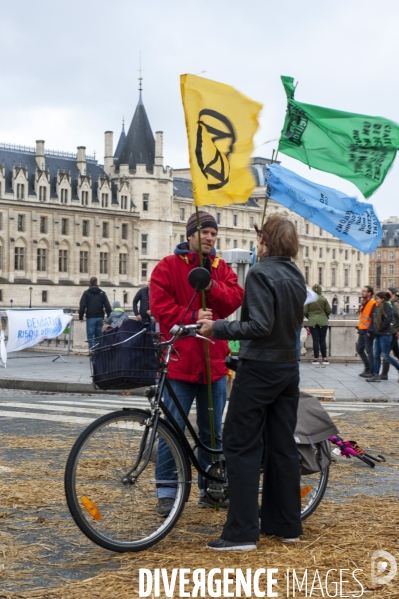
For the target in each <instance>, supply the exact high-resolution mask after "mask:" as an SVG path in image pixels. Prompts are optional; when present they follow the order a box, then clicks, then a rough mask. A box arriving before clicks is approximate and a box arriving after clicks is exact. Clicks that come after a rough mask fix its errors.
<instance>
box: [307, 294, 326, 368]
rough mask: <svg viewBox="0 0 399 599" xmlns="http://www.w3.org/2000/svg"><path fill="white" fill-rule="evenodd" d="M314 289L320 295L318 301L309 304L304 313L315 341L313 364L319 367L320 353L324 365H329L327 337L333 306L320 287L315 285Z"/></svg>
mask: <svg viewBox="0 0 399 599" xmlns="http://www.w3.org/2000/svg"><path fill="white" fill-rule="evenodd" d="M312 289H313V291H314V292H315V293H317V295H318V298H317V301H316V302H311V303H310V304H307V305H306V306H305V308H304V310H303V312H304V315H305V318H307V319H308V327H309V329H310V334H311V335H312V340H313V355H314V360H313V362H312V364H314V365H315V366H319V365H320V362H319V352H320V351H321V357H322V364H324V365H326V364H329V362H328V360H327V345H326V337H327V329H328V316H329V314H331V306H330V304H329V303H328V301H327V300H326V298H325V297H324V296H323V295H322V294H321V292H322V289H321V286H320V285H317V284H316V285H313V287H312Z"/></svg>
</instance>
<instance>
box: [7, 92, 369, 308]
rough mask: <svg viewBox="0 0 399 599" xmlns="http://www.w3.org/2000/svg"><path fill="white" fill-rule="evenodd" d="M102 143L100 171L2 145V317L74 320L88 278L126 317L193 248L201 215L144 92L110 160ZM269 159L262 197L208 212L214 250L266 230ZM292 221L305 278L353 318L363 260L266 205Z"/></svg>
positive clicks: (41, 147) (66, 157)
mask: <svg viewBox="0 0 399 599" xmlns="http://www.w3.org/2000/svg"><path fill="white" fill-rule="evenodd" d="M113 148H114V139H113V133H112V132H111V131H107V132H106V133H105V152H104V165H103V166H102V165H100V164H98V162H97V161H96V159H95V158H94V157H90V156H86V153H85V148H84V147H83V146H80V147H78V150H77V154H76V155H75V154H68V153H65V152H53V151H49V150H47V149H46V148H45V143H44V141H37V142H36V147H35V148H29V147H19V146H12V145H8V144H0V309H1V308H3V309H5V308H9V307H11V306H12V305H13V306H24V307H27V306H28V305H32V306H33V307H52V306H65V307H73V308H75V307H76V306H77V305H78V302H79V299H80V296H81V294H82V292H83V290H84V289H85V288H86V287H87V285H88V280H89V278H90V276H92V275H96V276H98V278H99V284H100V285H101V287H103V288H104V289H105V290H106V291H107V293H108V296H109V299H110V300H111V301H112V300H113V299H114V297H115V298H116V299H118V300H120V301H121V302H122V303H123V304H125V305H126V307H131V303H132V298H133V295H134V293H135V292H136V290H137V288H138V287H139V286H140V285H143V284H146V282H147V281H148V278H149V276H150V274H151V271H152V269H153V268H154V266H155V265H156V264H157V262H158V261H159V260H160V259H161V258H162V257H163V256H165V255H168V254H170V253H171V252H172V251H173V249H174V248H175V246H176V245H177V243H180V242H182V241H184V240H185V239H186V236H185V223H186V221H187V218H188V217H189V216H190V214H192V212H193V211H194V203H193V192H192V184H191V179H190V171H189V169H176V170H172V168H171V167H169V166H164V164H163V134H162V132H159V131H158V132H156V134H155V137H154V135H153V133H152V130H151V126H150V123H149V120H148V117H147V114H146V111H145V108H144V104H143V101H142V96H141V91H140V96H139V102H138V104H137V107H136V110H135V113H134V116H133V119H132V121H131V124H130V127H129V129H128V131H127V133H125V131H124V128H122V132H121V134H120V137H119V139H118V142H117V144H116V149H115V151H114V149H113ZM268 163H269V160H267V159H265V158H254V159H253V166H252V168H253V173H254V176H255V178H256V181H257V187H256V189H255V190H254V192H253V194H252V196H251V198H250V199H249V200H248V202H246V204H234V205H231V206H227V207H223V208H217V207H215V206H209V207H205V209H208V210H209V211H210V212H211V213H212V214H214V215H215V218H216V219H217V221H218V223H219V236H218V240H217V249H218V250H219V251H223V250H226V249H233V248H235V247H237V248H243V249H252V247H253V245H254V244H255V243H256V236H255V234H254V231H253V224H254V223H258V224H260V221H261V217H262V212H263V206H264V198H265V187H264V185H263V181H264V177H263V175H264V170H265V168H266V166H267V164H268ZM275 211H278V212H282V213H285V214H287V215H289V216H290V218H292V220H293V222H294V223H295V226H296V227H297V229H298V233H299V236H300V243H301V250H300V254H299V256H298V266H299V267H300V268H301V270H302V272H303V273H304V275H305V278H306V280H307V282H308V283H309V284H310V285H312V284H314V283H320V284H321V285H322V287H323V289H324V290H325V295H326V296H327V298H328V299H329V300H330V301H332V300H333V299H334V298H335V300H336V307H337V310H338V311H339V312H340V311H342V309H345V310H349V309H352V308H353V307H354V306H357V304H358V301H359V295H360V290H361V287H362V285H364V284H365V283H367V279H368V256H366V255H364V254H362V253H361V252H358V251H357V250H355V249H353V248H352V247H351V246H348V245H346V244H345V243H343V242H341V241H339V240H338V239H336V238H335V237H333V236H332V235H330V234H327V233H326V232H325V231H322V230H320V229H319V227H316V226H315V225H313V224H312V223H309V222H306V221H305V220H304V219H303V218H301V217H300V216H298V215H296V214H294V213H289V211H288V210H287V209H286V208H284V207H282V206H281V205H279V204H276V203H275V202H273V201H272V200H269V202H268V206H267V213H268V214H269V213H271V212H275Z"/></svg>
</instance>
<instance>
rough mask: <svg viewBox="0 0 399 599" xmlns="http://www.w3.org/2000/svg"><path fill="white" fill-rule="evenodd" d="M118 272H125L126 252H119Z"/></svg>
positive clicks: (122, 273)
mask: <svg viewBox="0 0 399 599" xmlns="http://www.w3.org/2000/svg"><path fill="white" fill-rule="evenodd" d="M119 274H120V275H126V274H127V254H119Z"/></svg>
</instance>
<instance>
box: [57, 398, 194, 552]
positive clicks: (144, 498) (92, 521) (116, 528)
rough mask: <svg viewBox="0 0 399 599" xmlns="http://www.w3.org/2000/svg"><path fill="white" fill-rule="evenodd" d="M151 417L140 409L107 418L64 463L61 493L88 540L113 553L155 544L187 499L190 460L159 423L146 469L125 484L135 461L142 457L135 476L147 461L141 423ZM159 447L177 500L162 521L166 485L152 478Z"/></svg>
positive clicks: (77, 444)
mask: <svg viewBox="0 0 399 599" xmlns="http://www.w3.org/2000/svg"><path fill="white" fill-rule="evenodd" d="M149 416H150V415H149V413H148V412H145V411H142V410H122V411H118V412H113V413H111V414H106V415H105V416H103V417H102V418H99V419H98V420H96V421H95V422H93V423H92V424H91V425H90V426H89V427H88V428H87V429H86V430H84V431H83V433H82V434H81V435H80V437H79V438H78V439H77V440H76V442H75V444H74V446H73V447H72V450H71V453H70V455H69V458H68V461H67V465H66V470H65V494H66V498H67V503H68V507H69V510H70V512H71V514H72V516H73V518H74V520H75V522H76V524H77V525H78V527H79V528H80V530H81V531H82V532H83V533H84V534H85V535H86V536H87V537H88V538H89V539H91V540H92V541H93V542H94V543H96V544H97V545H100V546H101V547H104V548H105V549H109V550H111V551H119V552H123V551H141V550H144V549H147V548H148V547H151V546H152V545H154V544H155V543H158V542H159V541H160V540H161V539H162V538H163V537H165V536H166V535H167V534H168V533H169V531H170V530H171V529H172V528H173V527H174V525H175V524H176V522H177V521H178V519H179V517H180V514H181V512H182V511H183V508H184V503H185V501H186V499H187V497H188V491H189V488H190V484H191V470H190V467H189V462H188V459H187V457H186V456H185V454H184V452H183V449H182V447H181V444H180V442H179V441H178V439H177V438H176V436H175V434H174V433H173V431H172V430H171V429H170V428H169V427H168V426H167V425H165V423H164V422H163V421H162V420H159V421H158V425H157V431H156V435H157V437H156V442H155V445H154V448H153V450H152V452H151V455H150V460H149V462H148V464H147V466H146V467H145V469H144V470H143V472H142V473H141V474H140V475H139V476H138V478H137V480H136V481H134V482H132V481H130V482H127V481H126V474H127V473H128V472H129V471H130V470H131V469H132V468H133V466H134V465H135V464H136V462H137V460H138V458H139V457H140V456H141V457H140V460H139V463H138V464H137V467H136V469H135V472H138V471H139V470H140V469H141V467H142V466H143V465H144V463H145V461H146V459H147V457H148V453H149V450H150V448H149V446H148V444H149V440H150V437H151V432H152V428H151V427H150V429H149V430H148V429H147V426H146V424H145V423H146V421H147V420H148V418H149ZM146 432H147V433H148V434H146ZM158 447H162V448H163V449H162V450H160V451H165V452H167V456H168V458H167V468H169V471H172V472H174V479H175V480H174V482H173V486H174V488H175V492H176V498H175V502H174V505H173V508H172V510H171V512H170V514H169V516H168V517H167V518H165V519H164V518H162V519H161V518H159V516H158V515H157V502H158V500H157V497H156V491H157V487H159V486H160V485H162V482H164V483H165V481H161V480H157V476H156V467H155V461H156V457H157V451H158V449H157V448H158ZM133 476H134V473H133ZM158 478H159V477H158Z"/></svg>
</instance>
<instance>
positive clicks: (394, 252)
mask: <svg viewBox="0 0 399 599" xmlns="http://www.w3.org/2000/svg"><path fill="white" fill-rule="evenodd" d="M382 233H383V237H382V239H381V243H380V245H379V246H378V248H377V251H376V252H375V253H374V254H373V255H372V256H371V258H370V276H369V279H370V285H372V286H373V287H374V289H375V291H380V290H385V289H388V287H396V288H399V218H398V217H397V216H390V217H389V218H388V219H387V220H384V221H383V222H382Z"/></svg>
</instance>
